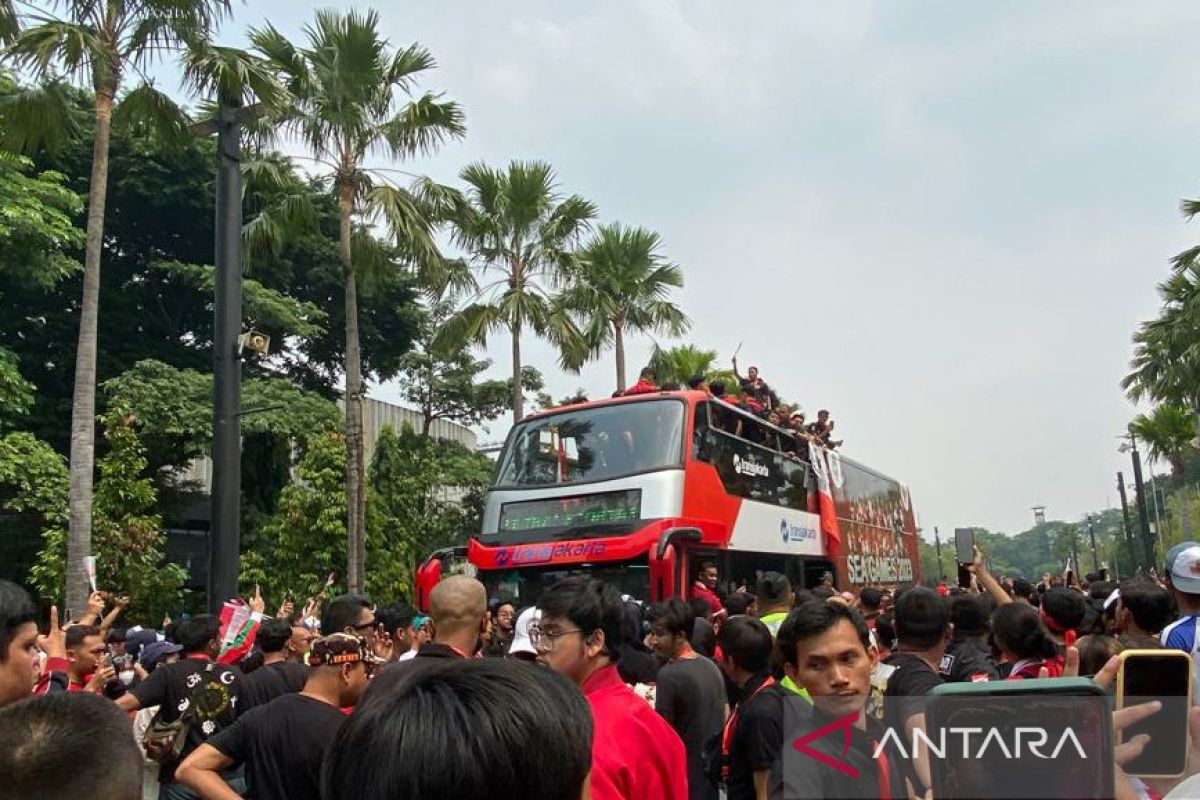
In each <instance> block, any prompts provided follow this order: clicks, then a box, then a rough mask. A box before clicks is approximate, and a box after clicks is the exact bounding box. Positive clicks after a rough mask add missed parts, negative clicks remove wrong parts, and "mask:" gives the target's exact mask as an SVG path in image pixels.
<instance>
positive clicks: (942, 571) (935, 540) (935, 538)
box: [933, 525, 946, 581]
mask: <svg viewBox="0 0 1200 800" xmlns="http://www.w3.org/2000/svg"><path fill="white" fill-rule="evenodd" d="M933 545H934V547H936V548H937V560H938V575H937V579H938V580H939V581H941V579H942V576H943V575H945V574H946V568H945V567H943V566H942V539H941V537H940V536H938V529H937V525H934V526H933Z"/></svg>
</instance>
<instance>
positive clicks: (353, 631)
mask: <svg viewBox="0 0 1200 800" xmlns="http://www.w3.org/2000/svg"><path fill="white" fill-rule="evenodd" d="M378 624H379V623H378V622H376V620H375V604H374V603H372V602H371V599H370V598H369V597H366V596H364V595H361V594H353V593H351V594H343V595H338V596H337V597H335V598H333V599H332V600H330V601H329V605H328V606H327V607H326V608H325V613H324V614H322V615H321V635H322V636H328V635H329V634H331V633H348V634H350V635H351V636H361V637H362V638H364V639H366V640H367V645H368V646H370V648H371V650H372V652H373V651H374V650H375V631H376V628H377V627H378Z"/></svg>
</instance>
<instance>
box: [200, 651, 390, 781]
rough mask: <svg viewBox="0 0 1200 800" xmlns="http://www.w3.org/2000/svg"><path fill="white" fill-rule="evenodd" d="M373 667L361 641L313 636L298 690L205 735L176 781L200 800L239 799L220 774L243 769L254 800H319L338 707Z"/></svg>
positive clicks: (353, 699) (349, 700)
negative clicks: (203, 741) (323, 764)
mask: <svg viewBox="0 0 1200 800" xmlns="http://www.w3.org/2000/svg"><path fill="white" fill-rule="evenodd" d="M259 636H260V638H261V636H262V634H261V633H260V634H259ZM374 666H375V656H374V654H373V653H372V652H371V651H370V650H369V649H368V647H367V643H366V640H365V639H362V638H360V637H358V636H352V635H350V634H348V633H335V634H332V635H330V636H324V637H322V638H320V639H317V640H316V641H315V642H313V643H312V652H311V654H310V655H309V671H308V674H307V680H306V681H305V683H304V687H303V688H302V689H301V691H299V692H296V693H287V694H283V695H280V696H279V697H277V698H275V699H274V700H271V701H270V702H268V703H266V704H264V705H261V706H259V707H257V708H254V709H251V710H249V711H247V712H246V713H245V714H243V715H242V716H241V717H239V718H238V721H237V722H235V723H234V724H233V725H232V726H230V727H228V728H226V729H224V730H223V731H221V732H220V733H218V734H216V735H215V736H212V737H211V738H209V740H208V741H207V742H205V743H204V744H202V745H200V746H199V747H198V748H196V750H195V751H193V752H192V754H191V755H190V756H188V757H187V758H186V759H185V760H184V761H183V763H182V764H180V766H179V770H178V771H177V776H178V778H179V780H180V781H182V782H183V783H185V784H187V785H188V786H189V787H191V788H192V790H193V791H195V792H197V793H198V794H199V795H200V796H201V797H203V798H205V800H238V799H239V795H238V794H237V793H236V792H234V791H233V790H232V789H230V788H229V786H228V785H227V784H226V783H225V781H224V780H223V779H222V778H221V773H222V772H227V771H229V770H230V769H233V768H235V767H237V766H239V765H243V764H244V765H245V767H246V778H247V783H248V784H249V786H250V791H251V795H250V796H251V797H253V798H254V800H320V796H321V794H320V788H321V762H322V760H323V759H324V757H325V752H326V750H328V749H329V746H330V745H331V744H332V743H333V739H334V736H336V735H337V732H338V729H339V728H341V726H342V722H343V721H344V720H345V715H343V714H342V712H341V710H340V709H343V708H350V707H352V706H354V705H356V704H357V703H358V700H359V698H360V697H361V696H362V693H363V690H364V689H366V686H367V680H368V679H369V678H370V675H371V672H372V670H373V669H374ZM252 674H253V673H252Z"/></svg>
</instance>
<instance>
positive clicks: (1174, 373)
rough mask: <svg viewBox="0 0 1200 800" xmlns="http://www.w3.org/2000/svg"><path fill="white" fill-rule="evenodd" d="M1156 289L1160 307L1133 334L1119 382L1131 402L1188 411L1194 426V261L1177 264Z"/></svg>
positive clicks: (1197, 279) (1199, 346)
mask: <svg viewBox="0 0 1200 800" xmlns="http://www.w3.org/2000/svg"><path fill="white" fill-rule="evenodd" d="M1158 293H1159V296H1160V297H1162V301H1163V305H1162V310H1161V311H1160V312H1159V315H1158V316H1157V317H1156V318H1155V319H1152V320H1148V321H1146V322H1143V323H1142V324H1141V326H1139V327H1138V330H1137V332H1136V333H1134V335H1133V342H1134V353H1133V361H1132V362H1131V363H1130V372H1129V374H1128V375H1126V376H1125V379H1124V380H1122V381H1121V386H1122V388H1124V389H1125V391H1126V393H1127V394H1128V395H1129V398H1130V399H1131V400H1134V401H1138V400H1141V399H1143V398H1150V399H1152V400H1155V401H1157V402H1159V403H1171V404H1175V405H1180V406H1183V407H1185V408H1187V409H1189V410H1190V411H1191V413H1192V415H1193V417H1194V418H1195V420H1196V422H1197V426H1196V427H1197V429H1200V264H1197V263H1196V262H1195V260H1191V261H1188V262H1186V263H1183V264H1181V265H1180V266H1179V267H1178V269H1177V270H1176V272H1175V273H1174V274H1172V275H1171V276H1170V277H1169V278H1167V280H1165V281H1164V282H1163V283H1161V284H1159V287H1158Z"/></svg>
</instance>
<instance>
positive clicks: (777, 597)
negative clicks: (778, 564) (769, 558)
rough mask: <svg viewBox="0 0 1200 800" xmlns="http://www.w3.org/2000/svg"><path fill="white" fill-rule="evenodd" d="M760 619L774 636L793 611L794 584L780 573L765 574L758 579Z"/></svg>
mask: <svg viewBox="0 0 1200 800" xmlns="http://www.w3.org/2000/svg"><path fill="white" fill-rule="evenodd" d="M757 592H758V618H759V619H760V620H762V623H763V625H766V626H767V630H769V631H770V632H771V635H772V636H775V635H776V634H777V633H779V626H780V625H782V624H783V621H784V620H785V619H786V618H787V615H788V612H789V611H791V610H792V583H791V581H789V580H788V579H787V576H786V575H784V574H783V573H780V572H764V573H763V574H762V577H761V578H759V579H758V588H757Z"/></svg>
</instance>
